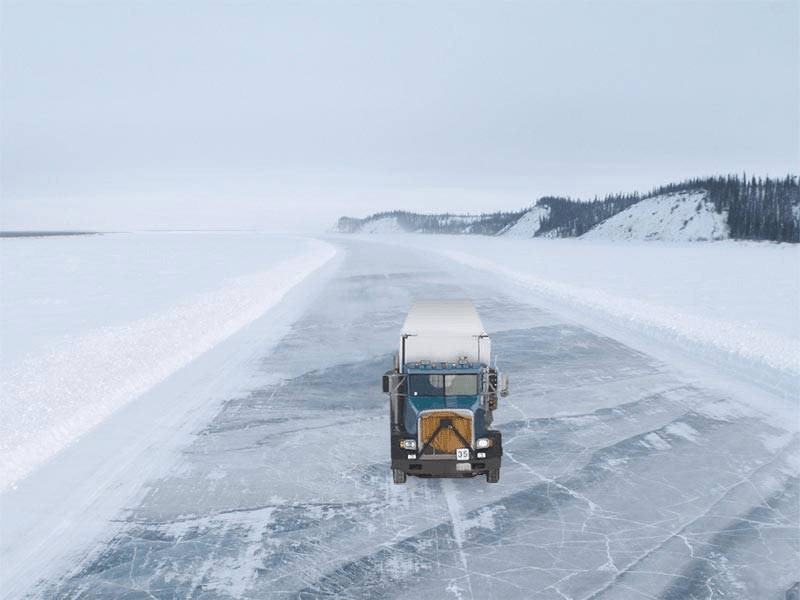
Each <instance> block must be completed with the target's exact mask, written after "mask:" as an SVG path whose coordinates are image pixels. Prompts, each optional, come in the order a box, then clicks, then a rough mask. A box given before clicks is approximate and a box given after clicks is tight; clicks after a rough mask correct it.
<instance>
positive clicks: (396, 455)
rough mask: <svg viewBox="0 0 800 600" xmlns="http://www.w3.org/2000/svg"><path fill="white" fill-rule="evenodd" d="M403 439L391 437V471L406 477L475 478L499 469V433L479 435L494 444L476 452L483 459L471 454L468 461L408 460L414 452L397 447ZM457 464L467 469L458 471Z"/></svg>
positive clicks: (500, 448) (396, 436) (500, 451)
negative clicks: (398, 472)
mask: <svg viewBox="0 0 800 600" xmlns="http://www.w3.org/2000/svg"><path fill="white" fill-rule="evenodd" d="M404 437H408V436H404V435H392V469H399V470H401V471H403V472H404V473H406V474H408V475H414V476H416V477H475V476H476V475H485V474H487V473H488V472H489V471H493V470H495V469H499V468H500V459H501V456H502V455H503V445H502V437H501V435H500V432H499V431H489V432H486V433H485V434H481V437H491V438H492V439H493V440H494V444H492V446H490V447H489V448H486V449H485V450H478V451H477V452H482V453H485V454H486V456H485V457H484V458H477V456H476V454H477V452H473V453H472V455H471V457H470V459H469V460H456V459H455V458H422V459H421V458H416V459H409V458H408V455H409V454H414V451H413V450H412V451H409V450H403V449H401V448H400V447H399V446H400V443H399V441H400V439H402V438H404ZM459 464H461V465H463V464H468V465H469V468H468V469H466V468H465V467H461V469H459V467H458V466H457V465H459Z"/></svg>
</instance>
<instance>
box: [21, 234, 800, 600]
mask: <svg viewBox="0 0 800 600" xmlns="http://www.w3.org/2000/svg"><path fill="white" fill-rule="evenodd" d="M336 243H337V244H339V245H340V246H342V250H341V251H340V253H339V255H338V257H337V258H336V259H335V260H334V261H333V263H332V264H331V265H330V266H328V267H326V268H324V269H322V270H321V271H320V272H319V273H316V274H314V275H312V276H311V278H310V279H315V280H316V285H311V283H309V284H308V287H307V289H305V291H304V290H302V289H301V290H298V291H297V292H296V294H294V295H291V294H290V296H289V297H287V298H286V299H285V300H284V301H283V305H284V308H283V310H286V311H289V312H291V311H295V314H294V315H293V317H292V321H291V326H290V327H287V328H286V329H285V330H284V331H282V332H281V336H282V337H281V341H280V342H279V343H278V344H277V346H275V347H274V350H269V351H261V352H259V351H258V350H257V348H259V347H260V346H259V344H260V343H261V342H262V341H263V342H264V347H266V341H267V338H268V337H269V336H271V335H274V333H275V332H274V329H273V328H270V327H269V326H268V323H267V322H268V321H269V320H270V318H271V317H270V313H268V314H267V315H266V316H265V317H264V318H262V319H261V320H259V321H256V322H255V323H253V324H252V325H251V326H249V328H248V329H246V330H245V331H244V332H241V333H240V334H238V335H237V336H235V337H234V338H231V340H229V341H228V342H227V345H223V347H222V348H218V349H216V352H217V353H218V356H219V357H221V358H219V357H218V358H217V359H216V360H217V362H214V360H212V358H208V357H206V359H205V360H206V361H207V362H205V363H203V359H201V360H200V361H199V362H197V363H193V364H192V365H189V366H188V367H185V368H184V370H183V374H178V375H177V376H176V377H175V378H173V379H172V380H170V381H167V382H165V383H164V384H162V385H161V386H158V387H157V388H155V389H154V390H152V391H151V393H150V394H149V395H148V398H145V399H143V400H142V402H143V403H145V404H142V406H146V405H147V403H148V402H149V403H150V406H155V407H157V410H158V411H159V413H160V412H161V411H166V410H167V409H168V408H169V407H172V406H173V405H175V404H176V403H177V404H180V403H179V402H177V401H176V400H175V397H177V396H180V395H186V394H187V393H189V392H191V394H193V395H194V396H195V397H197V395H198V394H200V395H202V394H208V395H211V396H213V394H215V393H223V396H224V397H222V398H221V399H220V400H219V402H218V403H217V404H215V405H213V406H214V410H205V411H204V410H199V409H191V410H190V409H187V410H186V414H185V415H183V416H182V417H181V418H180V419H178V421H179V422H180V423H181V426H182V427H189V428H190V429H191V432H190V434H187V435H185V436H184V437H183V438H181V439H182V440H183V441H182V442H181V444H180V447H179V448H177V450H176V451H175V452H172V453H166V454H165V453H159V451H158V449H157V446H159V439H161V438H160V437H159V436H165V435H166V436H169V435H170V432H169V431H166V432H164V431H162V429H163V428H160V427H158V426H153V427H152V431H151V433H150V438H149V442H148V443H146V444H143V446H142V449H141V452H140V453H139V454H138V455H137V456H138V458H134V459H131V460H132V462H130V463H129V468H127V469H117V470H114V469H112V467H111V465H114V463H115V456H114V455H113V453H110V454H109V456H107V457H106V458H105V461H104V462H103V463H102V465H101V466H100V467H98V468H99V470H101V471H102V470H103V469H105V470H106V472H107V473H110V474H109V475H108V476H107V477H106V478H105V479H104V480H103V481H104V485H103V486H101V487H99V488H95V489H94V490H93V491H92V493H93V494H95V495H96V498H95V499H94V500H93V504H92V506H94V507H95V508H94V509H93V508H91V507H89V508H87V509H85V510H83V511H82V512H79V513H78V514H77V515H72V516H70V517H69V518H67V517H64V519H63V522H62V523H61V524H60V529H58V531H59V532H60V533H58V535H62V536H69V535H70V533H69V532H70V528H73V529H75V530H76V531H77V530H79V529H81V528H82V524H81V522H80V520H81V519H90V518H93V517H94V518H96V517H97V516H98V515H102V514H103V511H102V510H101V508H97V507H104V506H105V507H108V506H113V494H114V492H113V490H114V489H115V486H114V485H112V484H110V483H109V482H113V481H115V480H116V481H118V482H127V483H126V484H125V485H129V484H130V482H131V481H138V484H137V487H136V489H135V490H134V491H132V492H131V493H130V494H129V495H128V496H127V497H126V500H125V505H124V506H123V507H122V508H116V509H115V510H114V512H113V514H108V515H107V516H106V517H104V518H103V520H102V522H101V523H100V524H99V525H98V524H97V523H92V524H91V526H89V524H88V523H87V524H86V525H87V527H88V528H89V529H90V530H91V529H92V528H94V529H95V530H96V531H95V532H94V533H93V534H92V535H91V537H90V539H87V540H86V542H85V543H83V544H82V545H81V547H80V548H75V549H73V550H71V553H70V557H71V558H70V560H69V561H68V562H67V563H66V564H64V566H63V567H60V568H59V570H58V572H56V573H53V574H51V575H48V576H47V577H45V578H43V579H42V578H39V579H38V581H37V582H36V583H35V584H34V586H33V587H32V588H30V587H29V588H27V589H25V590H22V591H21V592H20V594H21V595H22V596H23V597H24V596H26V595H27V596H30V597H48V598H51V597H57V598H125V599H138V598H142V599H144V598H150V599H152V598H158V599H167V598H274V599H283V598H325V597H331V598H462V599H468V598H475V599H485V598H502V599H503V600H508V599H510V598H525V599H529V598H536V599H550V598H552V599H554V600H555V599H562V600H563V599H565V598H574V599H589V598H627V599H637V598H661V599H676V600H677V599H684V598H774V599H779V598H780V599H784V598H792V597H797V596H796V594H797V593H798V592H800V589H798V588H800V584H798V583H797V581H798V580H800V574H799V573H798V564H800V562H798V550H799V549H800V546H799V544H798V455H799V454H800V450H799V448H798V446H799V444H800V440H799V439H798V434H797V424H796V423H793V422H791V420H789V421H788V422H785V423H781V422H780V421H776V420H775V419H770V418H767V417H765V416H763V415H762V414H761V413H759V411H757V410H749V409H748V408H747V406H748V405H747V402H743V401H742V400H743V398H741V397H737V395H739V396H741V395H745V394H749V393H750V391H749V388H747V387H742V388H741V392H738V393H737V392H736V388H735V386H734V387H733V388H731V386H728V387H719V386H717V385H715V384H714V383H707V382H704V381H703V380H702V379H698V378H697V377H689V376H686V375H685V374H683V372H682V371H681V370H680V369H679V368H677V367H675V366H674V365H671V364H668V363H667V362H664V361H662V360H660V359H658V358H656V357H655V356H653V355H650V354H647V353H646V352H643V351H641V350H637V349H634V348H632V347H631V346H630V345H626V344H625V343H622V342H621V341H618V340H616V339H614V338H613V337H609V336H607V335H603V334H601V333H599V332H598V331H597V330H595V329H594V328H592V327H591V326H590V327H586V326H583V325H580V324H578V323H577V322H575V321H572V320H567V319H565V318H562V317H559V316H557V314H556V313H554V312H552V311H546V310H544V309H542V308H541V307H539V306H537V305H536V304H535V303H533V302H528V301H525V298H524V294H523V293H520V292H517V293H512V292H511V291H510V290H507V289H505V288H504V287H503V286H501V285H500V284H499V283H498V281H495V280H493V279H492V278H491V277H489V276H487V274H486V273H485V271H478V270H474V269H472V268H470V267H469V266H468V265H463V264H458V263H456V262H452V261H448V260H446V259H444V258H441V257H439V256H436V255H432V254H428V253H425V252H423V251H420V250H403V251H400V250H399V249H398V247H397V246H388V245H382V244H379V243H370V242H365V241H362V240H355V239H337V240H336ZM334 263H335V264H334ZM415 297H466V298H472V299H473V300H474V302H475V305H476V308H477V309H478V312H479V314H480V315H481V318H482V320H483V322H484V325H485V326H486V329H487V331H488V332H489V333H490V335H491V336H492V343H493V344H492V345H493V349H494V350H495V352H496V353H497V360H498V366H499V367H500V368H501V369H502V370H503V371H504V372H506V373H508V374H509V377H510V389H511V394H510V396H509V397H508V398H505V399H501V400H500V404H499V409H498V410H497V412H496V413H495V427H496V428H497V429H499V430H501V431H502V433H503V446H504V452H505V454H504V456H503V463H502V470H501V479H500V483H499V484H497V485H490V484H487V483H486V481H485V479H484V478H475V479H464V480H436V479H428V480H425V479H417V478H413V477H410V478H409V480H408V483H407V484H405V485H394V484H393V483H392V476H391V471H390V469H389V453H388V439H389V432H388V428H389V416H388V406H387V398H386V397H385V395H383V394H382V393H381V391H380V383H381V381H380V379H381V375H382V374H383V372H384V371H385V370H387V369H388V368H390V366H391V363H392V354H393V352H394V348H395V346H396V341H397V336H398V332H399V329H400V327H401V324H402V322H403V319H404V317H405V314H406V311H407V309H408V307H409V306H410V304H411V301H412V299H413V298H415ZM287 307H288V308H287ZM245 339H246V340H247V343H248V344H251V346H249V347H254V348H256V350H254V351H252V352H245V353H241V352H239V353H237V352H236V348H237V344H239V345H240V346H241V344H243V343H244V342H243V341H242V340H245ZM213 352H214V351H212V352H211V353H210V354H213ZM222 353H225V355H224V357H222ZM208 361H210V362H208ZM217 367H219V368H217ZM731 389H733V390H734V391H731ZM187 390H188V391H187ZM220 390H222V392H220ZM758 393H763V394H765V395H768V394H769V393H770V392H768V391H763V390H762V391H759V392H758ZM744 400H746V399H744ZM776 401H785V399H779V400H776ZM136 410H137V409H136V407H135V406H132V407H130V409H129V410H128V413H129V414H128V417H127V418H130V419H131V420H132V421H131V422H141V421H142V420H144V421H146V420H147V419H146V415H145V416H141V415H139V416H138V417H136V418H134V417H135V415H136V413H135V411H136ZM140 410H144V409H140ZM119 418H122V417H121V416H120V417H119ZM137 419H138V420H137ZM102 430H103V427H102V426H101V427H99V428H98V430H96V431H95V432H93V435H90V436H86V437H85V438H82V439H81V441H80V442H78V443H77V444H76V445H75V446H74V447H73V448H70V449H68V451H67V452H66V456H67V458H63V460H67V459H68V457H69V456H73V457H75V458H73V460H79V459H78V458H77V457H78V456H79V454H80V452H81V448H82V447H83V446H86V445H90V444H92V443H99V442H97V439H98V436H101V435H102ZM108 443H109V444H111V443H112V442H108ZM70 453H71V454H70ZM148 453H149V454H148ZM148 457H149V458H148ZM33 479H34V482H35V477H34V478H33ZM25 485H34V483H30V482H27V483H26V482H23V486H22V488H24V486H25ZM120 485H122V484H121V483H120ZM22 491H24V489H23V490H22ZM134 492H135V493H134ZM104 498H110V499H104ZM5 510H6V511H10V510H23V509H22V508H20V507H19V506H16V505H14V504H13V502H11V501H8V502H7V503H6V505H5ZM30 510H35V509H34V508H30ZM6 515H8V513H6ZM56 537H57V536H56ZM48 543H49V542H48V541H47V539H45V540H44V541H43V542H41V543H40V546H39V547H40V550H41V552H45V549H46V547H47V545H48ZM52 543H55V544H57V543H59V542H58V541H57V540H56V538H52ZM41 552H37V553H34V554H32V555H31V556H39V557H41V556H46V552H45V554H42V553H41ZM31 560H33V563H28V564H32V565H33V566H34V567H35V566H36V559H31ZM39 560H41V559H39ZM17 566H18V567H19V568H24V566H23V565H17ZM12 591H13V588H12ZM792 594H795V595H792Z"/></svg>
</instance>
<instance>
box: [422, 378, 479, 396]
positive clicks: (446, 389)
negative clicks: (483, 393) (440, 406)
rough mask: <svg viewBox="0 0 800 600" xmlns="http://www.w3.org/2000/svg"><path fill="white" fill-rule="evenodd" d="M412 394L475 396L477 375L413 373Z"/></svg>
mask: <svg viewBox="0 0 800 600" xmlns="http://www.w3.org/2000/svg"><path fill="white" fill-rule="evenodd" d="M410 379H411V395H412V396H474V395H475V394H477V393H478V376H477V375H411V376H410Z"/></svg>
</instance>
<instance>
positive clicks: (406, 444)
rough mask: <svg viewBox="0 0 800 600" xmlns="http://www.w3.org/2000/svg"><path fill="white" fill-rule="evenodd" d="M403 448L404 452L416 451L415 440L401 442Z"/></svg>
mask: <svg viewBox="0 0 800 600" xmlns="http://www.w3.org/2000/svg"><path fill="white" fill-rule="evenodd" d="M402 443H403V448H405V449H406V450H416V449H417V440H403V442H402Z"/></svg>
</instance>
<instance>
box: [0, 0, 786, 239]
mask: <svg viewBox="0 0 800 600" xmlns="http://www.w3.org/2000/svg"><path fill="white" fill-rule="evenodd" d="M0 1H1V2H2V4H1V6H2V21H1V23H2V31H0V50H2V66H0V102H1V104H0V109H1V110H2V113H1V114H0V116H1V117H2V121H1V122H0V150H2V156H1V158H2V164H0V177H1V179H0V192H2V213H0V217H1V218H2V223H1V225H2V227H4V228H62V227H64V228H100V229H130V228H139V227H256V228H266V229H285V228H288V229H297V228H302V227H308V228H311V229H324V228H327V227H330V226H331V225H332V224H333V222H334V221H335V219H336V218H337V217H338V216H340V215H342V214H348V215H351V216H364V215H366V214H369V213H372V212H375V211H378V210H387V209H392V208H406V209H410V210H421V211H426V212H438V211H456V212H464V211H486V212H488V211H492V210H498V209H515V208H521V207H523V206H528V205H530V204H531V203H533V202H534V201H535V200H536V199H537V198H538V197H540V196H542V195H547V194H553V195H556V194H558V195H572V196H574V197H575V196H577V197H584V198H588V197H591V196H594V195H595V194H598V195H602V194H605V193H608V192H616V191H634V190H639V191H646V190H648V189H649V188H651V187H654V186H657V185H660V184H665V183H669V182H672V181H675V180H679V179H684V178H687V177H692V176H697V175H706V174H717V173H741V172H742V171H743V170H746V171H747V172H748V174H751V173H754V174H756V175H766V174H770V175H779V176H780V175H785V174H786V173H787V172H794V173H796V172H797V171H798V169H797V165H798V164H800V142H799V141H798V137H799V135H800V134H799V133H798V132H799V131H800V119H799V116H798V106H800V94H798V73H799V72H800V62H799V61H800V59H799V58H798V57H799V56H800V50H799V46H798V29H799V28H800V25H799V23H800V15H799V11H798V6H800V3H798V2H797V1H790V2H764V1H754V2H730V3H729V2H719V1H712V2H685V1H683V2H678V1H669V2H663V1H662V2H659V1H648V2H645V1H643V0H642V1H633V2H577V1H574V0H567V1H564V2H538V3H537V2H519V3H516V2H515V3H510V2H501V3H498V2H466V1H464V2H429V1H420V2H372V1H370V2H367V1H365V2H332V1H328V2H303V3H294V2H292V3H290V2H280V3H279V2H266V1H264V2H255V1H251V2H236V1H229V2H203V1H194V2H161V1H150V2H148V1H145V0H139V1H136V2H134V1H133V0H130V1H114V2H101V1H95V2H50V3H43V2H37V1H30V0H29V1H26V2H9V1H7V0H0Z"/></svg>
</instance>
